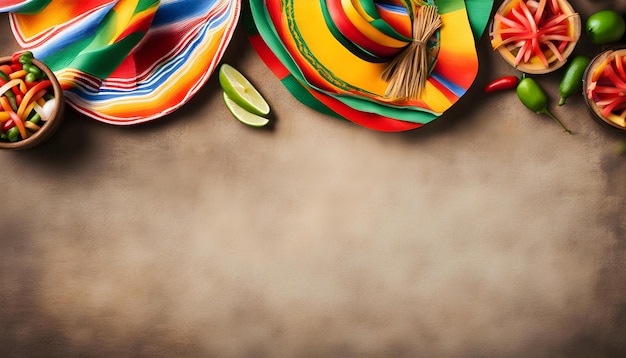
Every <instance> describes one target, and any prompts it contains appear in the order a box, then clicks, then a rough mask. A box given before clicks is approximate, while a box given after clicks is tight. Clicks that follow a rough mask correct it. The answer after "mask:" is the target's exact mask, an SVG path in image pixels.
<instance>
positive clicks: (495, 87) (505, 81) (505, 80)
mask: <svg viewBox="0 0 626 358" xmlns="http://www.w3.org/2000/svg"><path fill="white" fill-rule="evenodd" d="M518 83H519V78H518V77H516V76H504V77H500V78H497V79H495V80H493V81H491V82H489V83H488V84H487V86H485V88H484V92H485V93H491V92H495V91H501V90H507V89H513V88H515V87H517V85H518Z"/></svg>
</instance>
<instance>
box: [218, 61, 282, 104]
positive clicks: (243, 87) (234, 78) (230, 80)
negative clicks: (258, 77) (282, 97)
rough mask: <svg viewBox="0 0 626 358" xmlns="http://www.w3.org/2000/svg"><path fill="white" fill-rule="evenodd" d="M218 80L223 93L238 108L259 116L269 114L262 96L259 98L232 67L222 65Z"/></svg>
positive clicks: (242, 76) (253, 89)
mask: <svg viewBox="0 0 626 358" xmlns="http://www.w3.org/2000/svg"><path fill="white" fill-rule="evenodd" d="M219 78H220V85H221V86H222V89H223V90H224V92H226V94H227V95H228V97H230V98H231V99H232V100H233V101H235V102H236V103H237V104H238V105H239V106H240V107H242V108H244V109H245V110H247V111H248V112H250V113H254V114H257V115H259V116H264V115H267V114H268V113H270V106H269V104H267V102H266V101H265V99H264V98H263V96H261V94H260V93H259V91H257V90H256V88H254V86H252V84H251V83H250V81H248V79H247V78H246V77H244V75H242V74H241V72H239V71H237V70H236V69H235V68H234V67H232V66H230V65H228V64H222V66H221V67H220V73H219Z"/></svg>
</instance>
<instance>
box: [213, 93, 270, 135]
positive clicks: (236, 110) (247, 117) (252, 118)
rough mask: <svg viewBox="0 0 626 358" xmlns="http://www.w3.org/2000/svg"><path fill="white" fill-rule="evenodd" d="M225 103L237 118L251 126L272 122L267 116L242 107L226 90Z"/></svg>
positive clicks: (260, 125)
mask: <svg viewBox="0 0 626 358" xmlns="http://www.w3.org/2000/svg"><path fill="white" fill-rule="evenodd" d="M224 103H225V104H226V107H227V108H228V110H229V111H230V113H232V114H233V116H234V117H235V118H237V119H238V120H239V121H241V122H242V123H245V124H247V125H249V126H253V127H263V126H264V125H266V124H268V123H269V122H270V121H269V119H267V118H265V117H261V116H259V115H256V114H254V113H250V112H248V110H246V109H245V108H243V107H241V106H240V105H239V104H237V102H235V101H234V100H233V99H231V98H230V96H229V95H228V94H227V93H226V92H224Z"/></svg>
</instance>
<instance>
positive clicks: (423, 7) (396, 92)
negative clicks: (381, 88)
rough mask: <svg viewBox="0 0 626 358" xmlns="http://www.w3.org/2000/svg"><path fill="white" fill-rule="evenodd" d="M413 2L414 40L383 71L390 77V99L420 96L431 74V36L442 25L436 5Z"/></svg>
mask: <svg viewBox="0 0 626 358" xmlns="http://www.w3.org/2000/svg"><path fill="white" fill-rule="evenodd" d="M411 5H412V6H413V13H414V14H415V15H414V18H413V41H412V42H411V43H410V44H409V45H407V46H406V47H405V48H404V49H403V50H402V51H401V52H400V53H399V54H398V55H397V56H396V57H394V58H393V59H392V60H391V61H390V62H389V64H388V65H387V67H386V68H385V70H384V71H383V72H382V78H383V80H385V81H387V82H388V83H389V85H388V86H387V91H386V96H387V97H389V98H391V99H412V100H413V99H419V98H421V96H422V92H423V91H424V88H425V86H426V81H427V79H428V74H429V63H430V55H429V53H428V46H427V43H428V40H429V39H430V38H431V37H432V36H433V34H434V33H435V32H436V31H437V29H439V28H440V27H441V25H442V22H441V17H440V16H439V12H438V10H437V7H436V6H435V5H431V4H428V3H426V2H425V1H423V0H411Z"/></svg>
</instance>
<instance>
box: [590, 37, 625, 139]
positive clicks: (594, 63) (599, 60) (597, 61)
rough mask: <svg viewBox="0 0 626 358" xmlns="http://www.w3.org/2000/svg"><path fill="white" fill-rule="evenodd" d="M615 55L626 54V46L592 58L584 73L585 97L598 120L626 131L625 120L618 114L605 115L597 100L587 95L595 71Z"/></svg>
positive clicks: (593, 115)
mask: <svg viewBox="0 0 626 358" xmlns="http://www.w3.org/2000/svg"><path fill="white" fill-rule="evenodd" d="M613 56H626V48H625V47H621V48H611V49H607V50H605V51H602V52H601V53H599V54H598V55H597V56H596V57H595V58H594V59H593V60H591V62H590V63H589V66H587V69H586V70H585V74H584V75H583V96H584V97H585V103H586V104H587V108H588V109H589V112H591V115H592V117H593V118H594V119H595V120H596V121H598V122H600V123H601V124H603V125H607V126H609V127H611V128H615V129H618V130H620V131H626V122H623V121H622V120H621V119H620V118H618V117H617V116H615V117H614V119H613V120H611V119H609V118H607V117H605V116H604V115H602V110H601V108H600V107H599V106H598V105H597V103H596V101H595V100H594V99H592V98H589V97H588V96H587V88H588V87H589V85H590V84H591V83H592V78H593V76H594V73H595V72H596V70H597V69H598V68H599V66H602V65H603V63H605V61H606V60H607V58H609V57H613ZM620 122H621V123H620Z"/></svg>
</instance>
